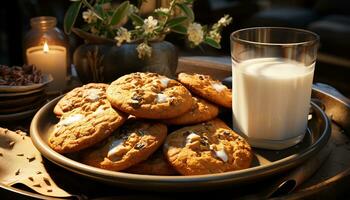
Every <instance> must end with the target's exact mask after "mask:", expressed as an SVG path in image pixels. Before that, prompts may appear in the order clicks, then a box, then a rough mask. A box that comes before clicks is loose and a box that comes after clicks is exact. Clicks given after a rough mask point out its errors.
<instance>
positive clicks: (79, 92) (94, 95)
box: [53, 83, 108, 116]
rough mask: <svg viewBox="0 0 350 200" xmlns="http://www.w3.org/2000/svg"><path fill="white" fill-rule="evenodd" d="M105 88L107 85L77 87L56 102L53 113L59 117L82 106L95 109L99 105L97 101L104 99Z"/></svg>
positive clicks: (96, 84) (94, 84)
mask: <svg viewBox="0 0 350 200" xmlns="http://www.w3.org/2000/svg"><path fill="white" fill-rule="evenodd" d="M107 87H108V84H104V83H89V84H86V85H83V86H81V87H77V88H75V89H73V90H72V91H70V92H68V93H67V94H66V95H65V96H64V97H63V98H62V99H60V100H59V101H58V103H57V105H56V106H55V108H54V110H53V112H54V113H55V114H56V115H58V116H61V115H63V114H64V113H67V112H70V111H72V110H73V109H75V108H79V107H83V106H84V105H87V106H86V107H92V109H95V108H96V106H99V105H100V102H99V101H101V100H102V101H103V100H105V99H106V90H107ZM86 109H89V108H86Z"/></svg>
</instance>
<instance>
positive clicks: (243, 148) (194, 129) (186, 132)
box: [163, 119, 252, 175]
mask: <svg viewBox="0 0 350 200" xmlns="http://www.w3.org/2000/svg"><path fill="white" fill-rule="evenodd" d="M163 151H164V154H165V156H166V158H167V159H168V161H169V163H170V164H171V165H172V166H173V167H174V168H175V169H176V170H177V171H178V172H179V173H181V174H183V175H200V174H212V173H220V172H227V171H234V170H240V169H245V168H248V167H249V166H250V163H251V161H252V151H251V147H250V146H249V144H248V143H247V142H246V141H245V140H244V139H243V138H242V137H240V136H239V135H238V134H236V133H235V132H234V131H233V130H231V129H230V128H229V127H228V126H227V125H226V124H225V123H224V122H222V121H221V120H219V119H214V120H212V121H208V122H206V123H202V124H198V125H194V126H187V127H184V128H181V129H179V130H177V131H174V132H172V133H171V134H170V135H168V137H167V139H166V141H165V143H164V149H163Z"/></svg>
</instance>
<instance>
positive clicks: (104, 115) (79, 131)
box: [48, 84, 127, 153]
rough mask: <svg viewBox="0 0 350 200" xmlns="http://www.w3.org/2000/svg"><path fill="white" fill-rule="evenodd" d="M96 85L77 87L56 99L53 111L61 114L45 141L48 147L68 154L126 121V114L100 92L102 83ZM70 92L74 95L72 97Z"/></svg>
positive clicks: (98, 139) (108, 133) (94, 142)
mask: <svg viewBox="0 0 350 200" xmlns="http://www.w3.org/2000/svg"><path fill="white" fill-rule="evenodd" d="M96 85H97V84H93V85H91V84H88V85H87V87H86V86H83V87H81V88H77V89H76V90H75V91H74V90H73V91H72V92H69V93H68V94H67V95H66V96H68V97H67V98H66V99H65V100H63V101H60V102H61V104H59V105H56V107H57V108H58V109H57V110H59V112H57V113H58V114H61V116H60V120H59V122H58V123H57V124H56V125H55V127H54V128H53V131H52V133H51V135H50V137H49V140H48V144H49V146H50V147H51V148H52V149H54V150H55V151H57V152H59V153H71V152H76V151H79V150H82V149H85V148H88V147H90V146H92V145H94V144H96V143H98V142H100V141H102V140H103V139H105V138H106V137H108V136H109V135H110V134H111V133H112V132H113V131H114V130H115V129H117V128H118V127H119V126H121V125H122V124H123V123H124V121H126V119H127V115H126V114H125V113H123V112H121V111H118V110H115V109H114V108H112V106H111V104H110V103H109V101H108V100H107V97H106V94H105V92H103V91H105V89H106V84H98V85H99V86H98V87H95V86H96ZM90 86H94V87H90ZM83 88H85V89H83ZM98 88H99V89H98ZM101 88H104V89H101ZM85 93H87V94H85ZM73 94H77V95H78V96H76V98H73V96H72V95H73ZM66 96H65V97H66ZM65 97H63V99H64V98H65ZM88 98H90V99H89V100H88V101H85V100H86V99H88ZM73 99H74V100H73ZM68 101H70V102H71V103H67V102H68ZM80 101H81V102H80ZM60 102H59V103H60ZM68 104H69V105H68ZM63 105H65V106H63ZM61 111H62V113H61Z"/></svg>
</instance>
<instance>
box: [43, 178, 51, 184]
mask: <svg viewBox="0 0 350 200" xmlns="http://www.w3.org/2000/svg"><path fill="white" fill-rule="evenodd" d="M43 180H44V182H45V183H46V185H48V186H51V183H50V180H49V179H48V178H46V177H44V178H43Z"/></svg>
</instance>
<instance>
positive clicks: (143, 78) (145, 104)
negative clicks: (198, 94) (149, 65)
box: [107, 72, 193, 119]
mask: <svg viewBox="0 0 350 200" xmlns="http://www.w3.org/2000/svg"><path fill="white" fill-rule="evenodd" d="M107 98H108V100H109V101H110V102H111V104H112V106H113V107H115V108H117V109H120V110H121V111H124V112H126V113H129V114H132V115H134V116H136V117H140V118H148V119H165V118H173V117H177V116H179V115H182V114H184V113H185V112H187V111H188V110H189V109H191V106H192V103H193V101H192V96H191V93H190V92H189V91H188V90H187V89H186V88H185V87H184V86H183V85H181V84H180V83H179V82H177V81H175V80H173V79H169V78H167V77H165V76H162V75H159V74H156V73H140V72H137V73H132V74H128V75H125V76H122V77H120V78H119V79H117V80H116V81H114V82H112V83H111V85H110V86H109V87H108V89H107Z"/></svg>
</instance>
